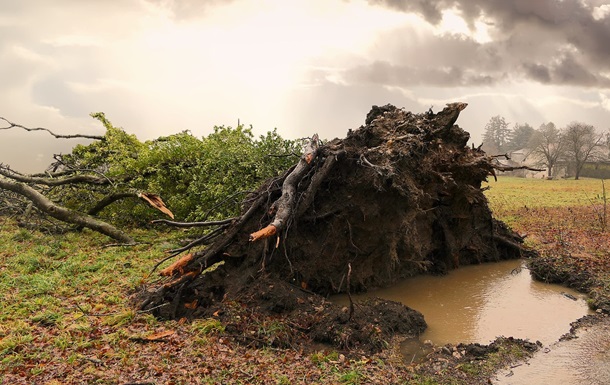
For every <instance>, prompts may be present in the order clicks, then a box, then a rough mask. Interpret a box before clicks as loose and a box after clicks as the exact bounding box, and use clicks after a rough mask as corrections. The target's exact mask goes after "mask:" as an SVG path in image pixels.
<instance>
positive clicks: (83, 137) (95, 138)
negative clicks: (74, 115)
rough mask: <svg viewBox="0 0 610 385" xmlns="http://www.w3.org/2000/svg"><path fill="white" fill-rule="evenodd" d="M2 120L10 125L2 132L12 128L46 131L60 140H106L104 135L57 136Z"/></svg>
mask: <svg viewBox="0 0 610 385" xmlns="http://www.w3.org/2000/svg"><path fill="white" fill-rule="evenodd" d="M0 120H3V121H4V122H6V124H8V126H7V127H0V130H10V129H11V128H22V129H24V130H26V131H46V132H48V133H49V134H51V135H53V136H54V137H56V138H58V139H76V138H81V139H93V140H104V136H103V135H85V134H71V135H62V134H56V133H54V132H53V131H51V130H49V129H48V128H44V127H26V126H22V125H21V124H17V123H13V122H11V121H10V120H8V119H5V118H3V117H1V116H0Z"/></svg>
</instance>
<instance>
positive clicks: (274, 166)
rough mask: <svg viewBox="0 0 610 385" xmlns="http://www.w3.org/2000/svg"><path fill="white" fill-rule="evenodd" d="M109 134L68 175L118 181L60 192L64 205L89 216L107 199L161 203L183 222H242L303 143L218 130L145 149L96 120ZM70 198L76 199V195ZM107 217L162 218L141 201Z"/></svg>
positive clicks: (65, 162) (84, 150) (84, 151)
mask: <svg viewBox="0 0 610 385" xmlns="http://www.w3.org/2000/svg"><path fill="white" fill-rule="evenodd" d="M91 116H92V117H94V118H95V119H97V120H99V121H100V122H101V123H102V124H103V125H104V127H105V128H106V134H105V136H104V140H102V141H97V142H94V143H92V144H89V145H78V146H76V147H75V148H74V150H73V151H72V153H71V154H68V155H64V156H63V157H62V159H61V161H62V164H61V167H62V168H63V169H70V170H82V171H81V172H84V173H90V172H95V173H98V174H101V175H104V176H105V177H107V178H109V179H111V180H112V181H113V183H112V184H111V186H110V187H108V186H95V187H91V186H86V187H74V186H65V187H61V188H57V189H55V190H54V191H53V196H54V198H55V199H56V200H59V201H61V202H62V203H63V204H65V205H67V206H68V207H70V208H73V209H78V210H81V211H87V210H88V209H89V208H90V207H92V206H93V205H94V204H95V202H98V201H100V200H101V199H102V198H103V197H105V196H107V195H109V194H112V193H116V192H119V191H136V190H137V191H147V192H152V193H155V194H158V195H160V196H161V197H162V198H163V199H164V201H165V203H166V205H167V206H168V207H169V208H170V210H172V212H173V213H174V215H176V218H177V219H179V220H189V221H197V220H205V219H213V218H221V217H223V218H226V217H228V216H232V215H236V214H237V213H238V212H239V209H240V205H239V204H240V202H241V201H242V199H243V198H244V196H245V194H246V193H247V192H248V191H251V190H253V189H254V188H256V186H257V185H258V184H259V183H260V182H261V181H262V180H264V179H266V178H269V177H273V176H276V175H278V173H279V172H281V171H283V170H285V169H286V168H288V167H290V166H291V165H292V164H293V163H294V162H295V155H296V156H298V155H297V153H298V152H299V150H298V147H299V146H298V143H297V141H293V140H286V139H283V138H282V137H281V136H280V135H279V134H278V133H277V131H276V130H273V131H270V132H268V133H267V134H266V135H261V136H260V137H258V138H255V136H254V134H253V133H252V127H249V128H245V127H244V126H241V125H240V126H238V127H236V128H232V127H225V126H218V127H214V132H213V133H212V134H210V135H208V136H207V137H203V138H201V139H200V138H197V137H195V136H193V135H192V134H191V133H190V132H188V131H183V132H181V133H178V134H174V135H170V136H167V137H161V138H157V139H155V140H151V141H146V142H140V141H139V140H138V139H137V138H136V137H135V136H134V135H131V134H127V133H126V132H125V131H124V130H123V129H122V128H118V127H115V126H113V125H112V123H111V122H110V121H109V120H108V119H106V117H105V115H104V114H103V113H95V114H92V115H91ZM68 190H69V191H68ZM100 216H101V217H103V218H106V219H108V220H113V221H115V222H117V221H118V222H124V223H125V222H127V223H130V222H131V223H133V222H140V223H142V222H143V221H147V220H150V219H152V217H153V216H158V215H157V213H155V212H154V211H152V210H151V209H150V208H147V207H146V206H144V205H141V204H138V203H137V202H134V201H128V200H124V201H121V202H118V203H115V204H113V205H112V206H109V207H108V208H106V209H105V210H104V211H103V212H102V213H101V214H100Z"/></svg>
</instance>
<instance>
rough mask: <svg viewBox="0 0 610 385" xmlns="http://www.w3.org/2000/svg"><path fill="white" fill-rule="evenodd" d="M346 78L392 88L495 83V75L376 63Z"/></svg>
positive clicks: (351, 72) (451, 68) (384, 62)
mask: <svg viewBox="0 0 610 385" xmlns="http://www.w3.org/2000/svg"><path fill="white" fill-rule="evenodd" d="M448 64H449V63H448ZM346 76H347V78H348V79H352V80H355V81H357V82H358V83H372V84H384V85H394V86H422V85H427V86H433V87H458V86H480V85H490V84H492V83H494V82H495V81H496V80H497V79H496V76H497V74H485V73H479V72H473V71H470V70H467V69H464V68H459V67H456V66H451V65H448V66H446V67H428V68H418V67H409V66H404V65H393V64H391V63H388V62H387V61H376V62H374V63H372V64H370V65H366V66H361V67H355V68H352V69H350V70H348V71H347V72H346Z"/></svg>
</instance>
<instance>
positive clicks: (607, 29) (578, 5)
mask: <svg viewBox="0 0 610 385" xmlns="http://www.w3.org/2000/svg"><path fill="white" fill-rule="evenodd" d="M369 3H371V4H377V5H383V6H386V7H389V8H391V9H396V10H400V11H403V12H409V13H416V14H419V15H421V16H422V17H424V18H425V20H427V21H428V22H429V23H430V24H432V25H437V24H438V23H439V21H440V20H441V19H442V13H443V11H444V10H454V11H456V12H458V13H459V14H461V16H462V17H463V18H464V19H465V20H466V22H467V23H468V25H469V26H470V27H471V30H474V26H475V22H477V21H484V22H486V23H488V25H489V26H490V36H491V37H492V39H493V41H492V42H486V43H478V42H476V41H474V40H473V39H468V38H461V41H460V39H456V37H455V36H454V35H451V34H447V35H441V36H434V37H432V36H429V37H428V38H427V39H426V40H425V45H424V44H421V42H417V41H413V40H411V41H407V40H405V41H403V44H402V46H400V47H397V46H396V45H394V49H395V50H396V51H399V52H405V53H408V55H407V54H405V55H403V57H402V58H398V57H394V58H391V59H388V60H389V64H388V65H389V66H391V67H392V68H394V70H395V71H394V72H400V71H399V69H400V68H403V69H404V70H405V72H403V74H402V76H387V74H386V75H383V74H381V75H377V78H379V79H380V80H386V79H392V80H395V79H396V78H397V77H399V78H400V79H402V80H403V83H405V82H409V83H411V84H424V83H426V82H429V83H427V84H430V85H435V84H436V83H437V80H438V79H442V78H443V76H439V75H443V73H445V74H447V75H449V76H447V77H446V78H445V80H446V81H447V83H446V84H445V85H446V86H456V85H464V84H466V82H468V81H472V82H473V84H474V85H476V84H482V83H485V82H491V83H493V82H495V81H497V80H500V79H502V80H503V79H506V77H507V74H508V75H510V77H512V78H514V79H516V80H519V79H529V80H534V81H537V82H540V83H542V84H558V85H580V86H584V87H603V88H608V87H610V85H609V84H610V81H609V79H608V78H607V77H604V76H603V75H600V73H608V72H610V44H609V43H608V42H609V41H610V16H608V15H607V16H606V17H604V18H599V17H598V18H597V19H596V18H595V17H594V7H595V6H599V5H601V4H602V3H601V2H596V0H590V2H584V1H580V0H536V1H532V0H430V1H410V0H369ZM379 44H392V43H388V42H386V41H380V42H379ZM420 52H421V54H420ZM566 52H567V53H566ZM407 56H408V57H407ZM390 63H391V64H390ZM375 66H377V67H379V66H378V64H374V63H373V64H369V69H368V70H369V71H370V70H372V69H373V67H375ZM431 68H432V69H431ZM444 68H452V71H450V72H447V71H446V70H444ZM382 70H384V69H382ZM407 70H408V71H409V72H410V73H416V74H418V75H419V76H420V77H416V78H414V77H413V76H409V75H408V74H407V73H406V71H407ZM361 71H362V66H360V70H358V69H355V70H354V71H353V72H354V73H355V74H358V73H359V72H361ZM364 72H366V71H364ZM386 72H387V71H386ZM460 74H462V76H458V77H457V78H456V77H455V76H457V75H460ZM473 74H479V76H474V75H473ZM358 76H360V75H359V74H358ZM358 76H356V78H358ZM373 78H374V77H373V76H368V79H369V80H372V79H373ZM413 81H414V83H413Z"/></svg>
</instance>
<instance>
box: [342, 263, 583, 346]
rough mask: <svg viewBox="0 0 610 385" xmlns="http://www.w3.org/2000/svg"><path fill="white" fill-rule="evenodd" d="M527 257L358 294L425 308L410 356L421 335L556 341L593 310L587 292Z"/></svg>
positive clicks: (438, 339) (440, 341)
mask: <svg viewBox="0 0 610 385" xmlns="http://www.w3.org/2000/svg"><path fill="white" fill-rule="evenodd" d="M522 263H523V262H522V261H519V260H513V261H505V262H499V263H488V264H482V265H473V266H466V267H462V268H460V269H457V270H454V271H452V272H450V273H449V274H448V275H445V276H427V275H424V276H418V277H413V278H409V279H406V280H404V281H403V282H401V283H399V284H397V285H394V286H392V287H390V288H386V289H380V290H375V291H370V292H368V293H365V294H362V295H354V296H353V298H354V300H363V299H366V298H370V297H381V298H384V299H389V300H394V301H397V302H402V303H404V304H405V305H407V306H409V307H411V308H413V309H416V310H418V311H420V312H421V313H423V315H424V318H425V320H426V322H427V323H428V329H427V330H426V331H425V332H424V334H423V335H421V336H420V338H419V340H418V341H407V342H405V345H404V346H403V351H404V353H405V355H406V356H410V355H413V354H415V353H414V351H416V350H417V349H420V350H421V348H422V346H423V345H422V344H421V342H420V341H426V340H430V341H432V342H433V343H434V344H436V345H444V344H447V343H459V342H465V343H470V342H478V343H482V344H487V343H489V342H491V341H493V340H494V339H495V338H496V337H497V336H501V335H503V336H506V337H509V336H512V337H515V338H522V339H529V340H530V341H537V340H538V341H540V342H542V343H543V344H545V345H548V344H551V343H553V342H555V341H557V340H558V339H559V338H560V337H561V336H562V335H563V334H565V333H567V332H568V331H569V330H570V322H573V321H575V320H576V319H578V318H580V317H582V316H584V315H585V314H589V313H590V310H589V309H588V307H587V304H586V302H585V300H584V296H583V295H582V294H579V293H578V292H575V291H573V290H570V289H567V288H565V287H563V286H559V285H549V284H544V283H541V282H537V281H534V280H532V279H531V276H530V273H529V270H527V269H525V268H521V266H522ZM566 294H568V295H570V296H574V297H575V298H576V300H573V299H570V298H569V297H568V296H566ZM335 301H337V302H340V303H347V298H346V296H338V297H337V298H335ZM421 353H422V354H424V353H425V352H421ZM417 355H419V354H417Z"/></svg>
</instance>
